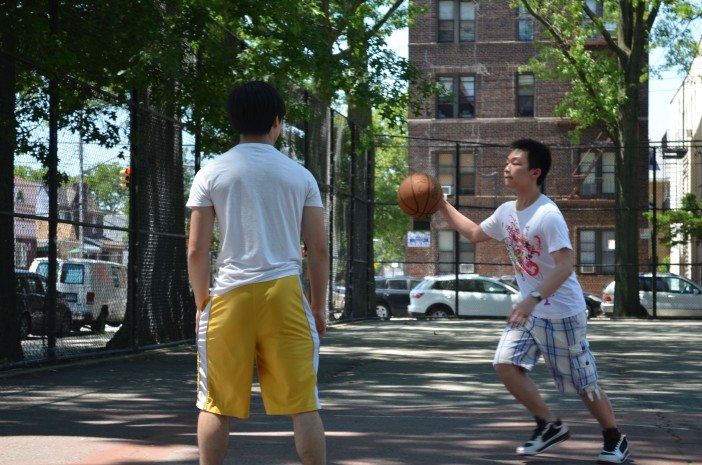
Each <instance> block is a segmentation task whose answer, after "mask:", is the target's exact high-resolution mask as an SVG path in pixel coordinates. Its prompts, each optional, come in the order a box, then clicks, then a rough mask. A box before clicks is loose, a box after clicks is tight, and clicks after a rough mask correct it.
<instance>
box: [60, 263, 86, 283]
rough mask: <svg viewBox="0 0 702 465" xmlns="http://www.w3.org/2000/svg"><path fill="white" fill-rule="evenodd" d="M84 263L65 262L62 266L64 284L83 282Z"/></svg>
mask: <svg viewBox="0 0 702 465" xmlns="http://www.w3.org/2000/svg"><path fill="white" fill-rule="evenodd" d="M84 272H85V269H84V267H83V265H77V264H74V263H64V264H63V266H62V267H61V279H60V281H61V282H62V283H64V284H83V273H84Z"/></svg>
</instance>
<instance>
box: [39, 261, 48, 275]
mask: <svg viewBox="0 0 702 465" xmlns="http://www.w3.org/2000/svg"><path fill="white" fill-rule="evenodd" d="M37 273H39V274H40V275H42V276H44V277H45V278H48V277H49V263H48V262H40V263H39V264H38V265H37Z"/></svg>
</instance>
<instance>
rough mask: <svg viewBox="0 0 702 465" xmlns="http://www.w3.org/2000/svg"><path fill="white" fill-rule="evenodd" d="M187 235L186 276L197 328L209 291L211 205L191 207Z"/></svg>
mask: <svg viewBox="0 0 702 465" xmlns="http://www.w3.org/2000/svg"><path fill="white" fill-rule="evenodd" d="M191 209H192V213H191V214H190V236H189V237H188V277H189V278H190V286H191V287H192V288H193V294H194V295H195V306H196V307H197V316H196V318H195V328H197V323H198V320H199V319H200V312H201V311H202V307H203V306H204V304H205V301H206V300H207V297H208V296H209V293H210V241H211V240H212V230H213V228H214V219H215V212H214V208H212V207H192V208H191Z"/></svg>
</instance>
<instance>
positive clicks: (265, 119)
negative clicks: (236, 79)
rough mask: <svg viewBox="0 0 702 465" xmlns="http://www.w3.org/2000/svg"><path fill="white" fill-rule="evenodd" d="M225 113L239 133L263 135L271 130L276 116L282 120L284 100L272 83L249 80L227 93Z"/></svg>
mask: <svg viewBox="0 0 702 465" xmlns="http://www.w3.org/2000/svg"><path fill="white" fill-rule="evenodd" d="M227 113H229V118H230V119H231V121H232V126H234V130H235V131H236V132H238V133H239V134H244V135H248V134H251V135H263V134H267V133H268V131H270V130H271V127H272V126H273V122H274V121H275V118H276V116H277V117H278V118H280V120H281V121H282V119H283V117H284V116H285V102H283V98H282V97H281V96H280V94H279V93H278V91H277V90H275V87H273V86H272V85H270V84H268V83H265V82H262V81H250V82H247V83H245V84H242V85H240V86H237V87H235V88H234V89H233V90H232V91H231V92H230V93H229V98H228V99H227Z"/></svg>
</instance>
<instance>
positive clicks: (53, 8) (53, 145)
mask: <svg viewBox="0 0 702 465" xmlns="http://www.w3.org/2000/svg"><path fill="white" fill-rule="evenodd" d="M49 22H50V27H51V34H52V35H53V36H56V34H57V33H58V2H57V1H56V0H52V1H51V2H50V4H49ZM58 107H59V97H58V83H57V82H56V76H52V77H51V79H49V156H48V159H47V163H48V165H49V166H48V169H49V180H48V181H49V186H48V187H49V244H48V245H49V254H48V255H49V276H48V279H49V289H48V300H49V314H48V331H47V332H48V335H49V340H48V346H47V348H46V357H47V358H48V359H49V360H55V359H56V281H57V279H56V278H57V271H58V270H57V258H58V256H57V247H56V236H57V230H58V112H59V108H58Z"/></svg>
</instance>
